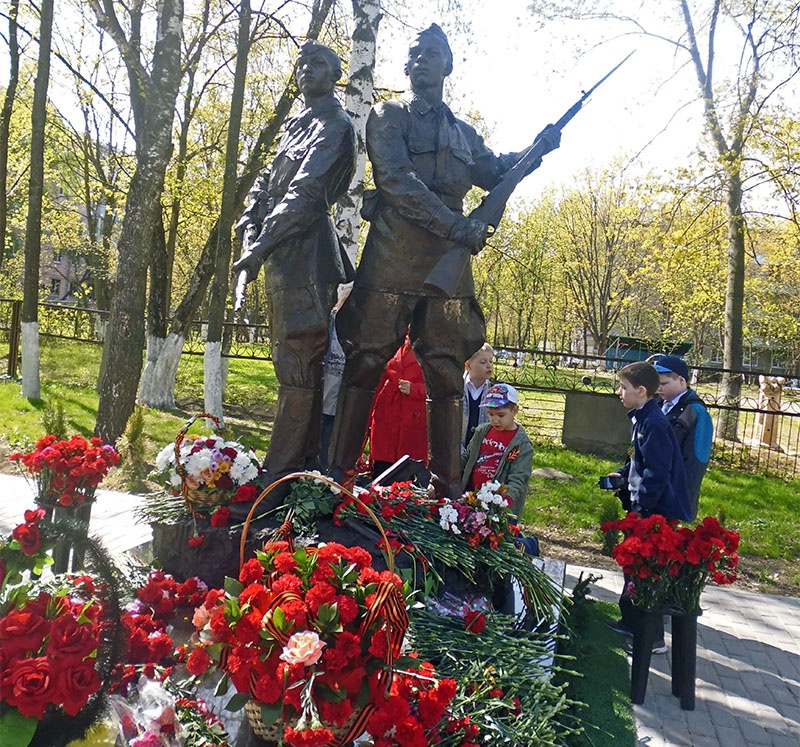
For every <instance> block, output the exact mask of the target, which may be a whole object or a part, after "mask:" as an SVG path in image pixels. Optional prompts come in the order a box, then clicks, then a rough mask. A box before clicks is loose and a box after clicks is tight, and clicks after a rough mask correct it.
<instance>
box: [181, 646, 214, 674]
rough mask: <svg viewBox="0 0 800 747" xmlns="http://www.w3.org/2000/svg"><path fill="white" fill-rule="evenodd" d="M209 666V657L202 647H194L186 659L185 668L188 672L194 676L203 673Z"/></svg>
mask: <svg viewBox="0 0 800 747" xmlns="http://www.w3.org/2000/svg"><path fill="white" fill-rule="evenodd" d="M210 666H211V657H210V656H209V655H208V652H207V651H206V650H205V649H204V648H199V647H198V648H196V649H194V651H192V653H191V654H189V658H188V659H187V660H186V668H187V669H188V670H189V674H193V675H194V676H195V677H197V676H199V675H201V674H203V673H204V672H205V671H206V670H207V669H208V668H209V667H210Z"/></svg>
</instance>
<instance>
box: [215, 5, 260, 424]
mask: <svg viewBox="0 0 800 747" xmlns="http://www.w3.org/2000/svg"><path fill="white" fill-rule="evenodd" d="M249 51H250V0H242V1H241V3H240V4H239V32H238V42H237V53H236V70H235V72H234V77H233V95H232V96H231V111H230V118H229V119H228V138H227V142H226V144H225V173H224V176H223V179H222V205H221V207H220V211H219V231H218V233H217V269H216V275H215V277H214V281H213V283H212V284H211V294H210V298H209V304H208V335H207V337H206V348H205V353H204V356H203V375H204V378H203V384H204V387H203V394H204V398H205V411H206V412H207V413H210V414H211V415H216V416H217V417H218V418H219V419H220V422H222V394H223V392H224V391H225V379H226V374H227V370H226V369H227V360H226V361H225V365H224V366H223V360H222V328H223V324H222V323H223V321H224V320H225V307H226V305H227V304H226V302H227V298H228V275H229V273H230V264H231V231H232V228H233V221H234V211H235V210H236V165H237V163H238V162H239V132H240V130H241V124H242V111H243V109H244V84H245V79H246V77H247V55H248V53H249Z"/></svg>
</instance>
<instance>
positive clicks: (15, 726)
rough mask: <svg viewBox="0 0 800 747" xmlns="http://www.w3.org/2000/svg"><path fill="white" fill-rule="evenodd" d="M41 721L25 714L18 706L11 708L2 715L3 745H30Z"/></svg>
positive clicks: (0, 723)
mask: <svg viewBox="0 0 800 747" xmlns="http://www.w3.org/2000/svg"><path fill="white" fill-rule="evenodd" d="M38 723H39V721H38V720H37V719H35V718H29V717H27V716H23V715H22V714H21V713H20V712H19V711H18V710H17V709H16V708H9V709H8V710H7V711H6V712H5V713H3V714H2V715H1V716H0V734H2V735H3V747H28V745H29V744H30V743H31V739H33V733H34V732H35V731H36V725H37V724H38Z"/></svg>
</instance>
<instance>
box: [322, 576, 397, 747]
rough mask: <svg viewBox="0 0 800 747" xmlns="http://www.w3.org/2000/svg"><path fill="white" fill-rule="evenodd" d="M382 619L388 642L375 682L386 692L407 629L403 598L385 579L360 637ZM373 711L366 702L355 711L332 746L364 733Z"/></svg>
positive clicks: (336, 746) (379, 585)
mask: <svg viewBox="0 0 800 747" xmlns="http://www.w3.org/2000/svg"><path fill="white" fill-rule="evenodd" d="M381 620H385V622H386V623H387V626H388V630H387V631H386V636H387V638H388V645H387V647H386V657H385V659H384V662H385V663H386V668H385V669H383V670H381V671H380V672H379V673H378V684H379V685H380V686H381V687H384V688H385V689H386V691H387V693H388V691H389V688H390V687H391V684H392V667H393V665H394V660H395V656H396V655H397V654H398V653H399V652H400V647H401V646H402V644H403V637H404V636H405V634H406V630H408V611H407V610H406V604H405V600H404V599H403V595H402V594H401V593H400V590H399V589H398V588H397V586H395V585H394V584H393V583H391V582H389V581H382V582H381V583H380V584H378V589H377V591H376V592H375V597H374V599H373V600H372V604H371V605H370V608H369V610H367V615H366V617H365V618H364V620H363V621H362V623H361V630H360V634H361V635H362V636H363V635H365V634H366V633H367V631H368V630H369V629H370V628H371V627H372V626H373V625H375V624H377V623H379V622H381ZM374 710H375V706H374V705H368V706H367V707H366V708H364V710H363V711H362V712H361V713H360V714H358V717H357V718H356V720H355V721H354V722H353V724H352V726H351V727H350V729H349V730H348V732H347V734H345V735H344V737H341V738H340V739H337V740H336V741H335V742H334V743H333V745H332V747H343V745H345V744H347V743H348V742H350V741H352V740H354V739H355V738H356V737H358V736H360V735H361V734H363V733H364V730H365V729H366V726H367V721H369V717H370V716H371V715H372V713H373V711H374Z"/></svg>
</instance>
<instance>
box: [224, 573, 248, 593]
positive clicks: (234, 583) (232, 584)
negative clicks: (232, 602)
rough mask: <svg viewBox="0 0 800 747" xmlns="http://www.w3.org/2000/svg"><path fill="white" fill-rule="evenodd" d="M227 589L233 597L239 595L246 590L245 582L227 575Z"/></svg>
mask: <svg viewBox="0 0 800 747" xmlns="http://www.w3.org/2000/svg"><path fill="white" fill-rule="evenodd" d="M225 591H226V592H227V593H228V594H230V595H231V596H232V597H238V596H239V594H241V593H242V591H244V584H243V583H242V582H241V581H239V580H238V579H235V578H231V577H230V576H226V577H225Z"/></svg>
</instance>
